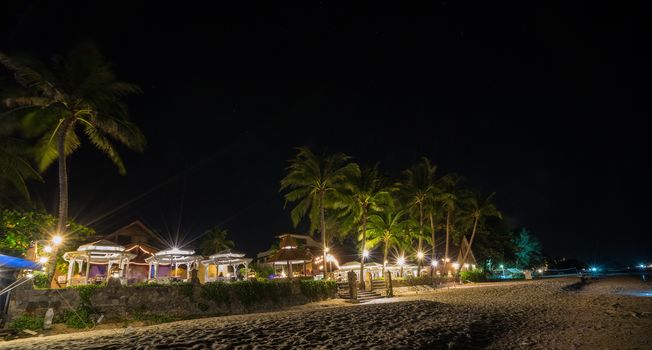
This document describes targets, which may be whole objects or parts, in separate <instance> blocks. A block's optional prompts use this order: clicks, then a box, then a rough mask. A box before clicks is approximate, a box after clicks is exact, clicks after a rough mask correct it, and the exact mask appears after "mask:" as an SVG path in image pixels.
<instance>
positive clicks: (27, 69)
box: [0, 43, 145, 270]
mask: <svg viewBox="0 0 652 350" xmlns="http://www.w3.org/2000/svg"><path fill="white" fill-rule="evenodd" d="M0 64H2V65H4V66H5V67H6V68H7V69H8V70H10V71H12V72H13V73H14V76H15V78H16V81H17V82H18V83H19V84H20V85H21V86H22V88H23V91H21V93H18V94H14V96H11V97H6V98H4V99H3V101H2V102H3V104H4V105H5V107H6V108H8V109H9V113H12V114H13V115H15V116H17V117H20V118H21V119H22V125H23V126H24V127H25V130H24V131H25V132H26V133H27V135H28V136H34V137H36V136H39V137H40V140H39V142H38V146H37V149H36V161H37V163H38V168H39V170H41V171H44V170H45V169H47V168H48V167H49V166H50V165H51V164H52V163H53V162H54V161H55V160H57V159H58V166H59V207H58V214H59V215H58V217H59V221H58V223H57V231H58V232H59V233H62V234H63V233H64V232H65V230H66V226H67V220H68V170H67V168H66V157H67V156H69V155H70V154H72V153H73V152H74V151H75V150H77V149H78V148H79V146H80V145H81V143H80V140H79V137H78V134H77V133H78V129H81V131H82V132H83V133H84V134H85V135H86V137H87V138H88V140H89V141H90V143H91V144H93V145H94V146H95V147H96V148H98V149H99V150H100V151H101V152H102V153H104V154H105V155H107V156H108V157H109V159H110V160H111V161H112V162H113V163H114V164H115V165H116V166H117V167H118V170H119V172H120V174H124V173H125V172H126V170H125V166H124V164H123V162H122V159H121V158H120V156H119V154H118V152H117V150H116V149H115V147H114V146H113V144H112V143H111V141H110V139H109V138H113V139H115V140H117V141H118V142H120V143H122V144H124V145H125V146H127V147H129V148H131V149H134V150H137V151H142V150H143V148H144V146H145V138H144V137H143V135H142V134H141V132H140V130H138V128H137V127H136V126H135V125H134V124H132V123H131V122H129V121H128V119H127V108H126V106H125V104H124V102H123V101H122V97H123V96H125V95H129V94H134V93H139V92H140V89H139V88H138V87H137V86H135V85H133V84H129V83H125V82H122V81H118V80H117V79H116V77H115V74H114V73H113V70H112V68H111V66H110V65H109V64H108V63H107V62H106V60H105V59H104V57H103V56H102V55H101V54H100V52H99V50H98V49H97V48H96V47H95V46H94V45H92V44H90V43H82V44H80V45H78V46H76V47H75V48H73V50H71V51H70V53H69V54H68V55H66V56H65V57H62V56H55V57H54V58H53V59H52V62H51V65H50V67H47V66H46V65H43V64H41V63H38V62H36V61H34V60H30V59H14V58H11V57H9V56H7V55H5V54H4V53H1V52H0ZM50 270H52V269H50Z"/></svg>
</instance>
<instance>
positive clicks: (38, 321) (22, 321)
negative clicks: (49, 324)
mask: <svg viewBox="0 0 652 350" xmlns="http://www.w3.org/2000/svg"><path fill="white" fill-rule="evenodd" d="M9 328H11V329H14V330H17V331H22V330H23V329H30V330H37V329H43V317H36V316H30V315H22V316H20V317H18V318H17V319H15V320H14V321H13V322H12V323H11V325H9Z"/></svg>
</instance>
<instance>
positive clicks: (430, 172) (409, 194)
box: [398, 157, 437, 275]
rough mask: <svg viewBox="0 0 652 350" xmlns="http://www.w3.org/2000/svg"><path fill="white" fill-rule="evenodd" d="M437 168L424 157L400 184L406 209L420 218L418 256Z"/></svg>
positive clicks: (420, 251) (409, 170)
mask: <svg viewBox="0 0 652 350" xmlns="http://www.w3.org/2000/svg"><path fill="white" fill-rule="evenodd" d="M436 170H437V166H436V165H434V164H431V163H430V160H428V158H425V157H423V158H422V159H421V162H420V163H418V164H415V165H413V166H412V167H411V168H410V169H407V170H405V171H404V172H403V177H404V179H403V181H401V182H399V183H398V189H399V196H400V198H401V199H402V201H403V203H404V205H405V207H406V208H408V209H409V210H410V212H411V213H412V215H413V216H414V217H415V218H418V224H419V229H418V235H417V241H418V246H417V254H424V253H423V226H424V224H423V223H424V207H425V206H426V205H427V202H428V200H429V198H430V197H431V196H432V195H433V191H434V185H433V181H434V176H435V172H436ZM422 262H423V255H421V256H419V257H418V259H417V264H418V269H419V275H420V274H421V263H422Z"/></svg>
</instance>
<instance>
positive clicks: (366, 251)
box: [362, 249, 369, 258]
mask: <svg viewBox="0 0 652 350" xmlns="http://www.w3.org/2000/svg"><path fill="white" fill-rule="evenodd" d="M362 257H363V258H368V257H369V251H368V250H366V249H365V250H363V251H362Z"/></svg>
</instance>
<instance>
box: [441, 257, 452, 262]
mask: <svg viewBox="0 0 652 350" xmlns="http://www.w3.org/2000/svg"><path fill="white" fill-rule="evenodd" d="M441 260H443V261H445V262H451V259H449V258H446V259H441Z"/></svg>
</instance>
